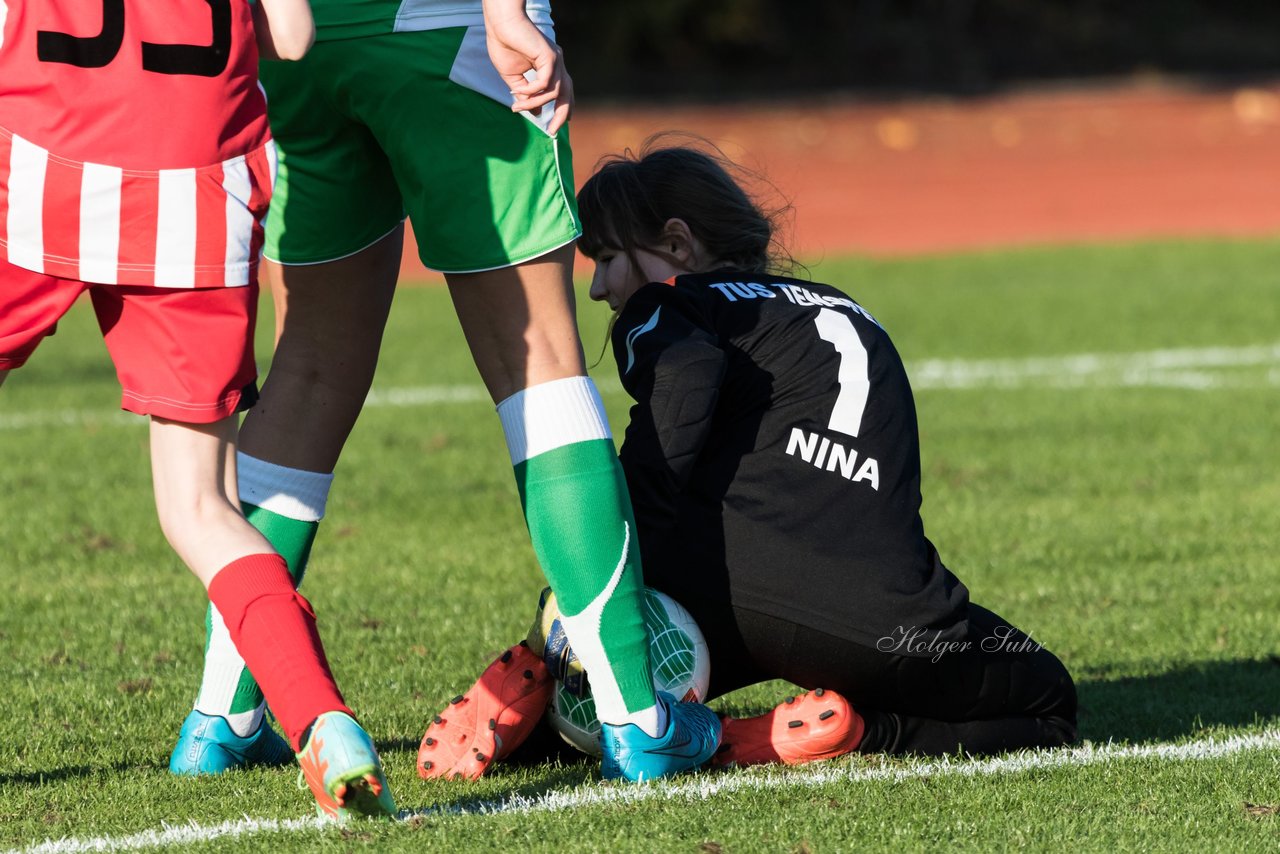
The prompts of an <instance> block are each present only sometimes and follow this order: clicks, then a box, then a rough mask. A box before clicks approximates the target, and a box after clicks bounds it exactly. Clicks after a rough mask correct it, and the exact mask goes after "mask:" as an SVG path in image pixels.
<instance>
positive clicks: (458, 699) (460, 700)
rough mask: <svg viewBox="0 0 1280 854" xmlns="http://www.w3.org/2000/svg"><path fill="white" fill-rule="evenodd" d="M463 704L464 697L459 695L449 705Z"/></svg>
mask: <svg viewBox="0 0 1280 854" xmlns="http://www.w3.org/2000/svg"><path fill="white" fill-rule="evenodd" d="M461 702H462V695H461V694H459V695H458V696H456V697H454V698H453V699H452V700H450V701H449V705H451V706H456V705H458V704H459V703H461Z"/></svg>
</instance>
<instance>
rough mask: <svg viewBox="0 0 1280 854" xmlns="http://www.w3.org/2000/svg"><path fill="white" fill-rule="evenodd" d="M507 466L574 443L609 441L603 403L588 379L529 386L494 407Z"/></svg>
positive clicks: (609, 434) (593, 384) (569, 378)
mask: <svg viewBox="0 0 1280 854" xmlns="http://www.w3.org/2000/svg"><path fill="white" fill-rule="evenodd" d="M498 418H499V419H501V421H502V431H503V433H505V434H506V437H507V451H508V452H509V453H510V454H511V465H513V466H516V465H519V464H520V463H522V462H524V461H525V460H528V459H532V458H533V457H536V456H538V455H539V454H545V453H547V452H548V451H554V450H555V449H556V448H563V447H564V446H565V445H572V444H575V443H577V442H588V441H591V440H593V439H609V438H611V437H612V436H613V434H612V433H610V432H609V419H608V417H607V416H606V415H605V413H604V402H603V401H602V400H601V399H600V392H599V391H597V390H596V384H595V383H594V382H593V381H592V380H591V378H590V377H567V378H565V379H562V380H552V381H551V382H549V383H541V384H539V385H535V386H530V387H529V388H527V389H524V390H523V391H518V392H516V393H515V394H513V395H511V397H508V398H507V399H506V400H504V401H502V402H501V403H499V404H498Z"/></svg>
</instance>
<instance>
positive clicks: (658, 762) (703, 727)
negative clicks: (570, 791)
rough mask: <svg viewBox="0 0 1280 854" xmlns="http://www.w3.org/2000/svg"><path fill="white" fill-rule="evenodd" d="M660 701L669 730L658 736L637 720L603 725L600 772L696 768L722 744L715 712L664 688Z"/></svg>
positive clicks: (629, 776) (639, 775)
mask: <svg viewBox="0 0 1280 854" xmlns="http://www.w3.org/2000/svg"><path fill="white" fill-rule="evenodd" d="M658 702H659V703H661V704H662V705H663V706H665V707H666V709H667V731H666V732H665V733H663V734H662V735H660V736H658V737H656V738H655V737H653V736H650V735H648V734H647V733H645V731H644V730H642V729H640V727H638V726H636V725H635V724H622V725H619V726H614V725H613V724H605V723H602V724H601V725H600V746H601V748H603V750H604V762H603V764H602V765H601V769H600V772H601V775H602V776H603V777H604V778H605V779H606V780H618V779H625V780H630V781H632V782H636V783H638V782H640V781H642V780H656V779H657V778H659V777H669V776H671V775H672V774H679V773H681V772H684V771H693V770H696V769H697V768H700V767H702V765H703V764H704V763H705V762H706V761H707V760H708V759H710V758H711V757H712V756H713V755H714V754H715V752H716V749H717V748H718V747H719V746H720V718H719V717H718V716H717V715H716V713H715V712H713V711H711V709H709V708H707V707H706V706H704V705H702V704H701V703H677V702H676V700H675V697H672V696H671V695H670V694H668V693H666V692H665V691H659V692H658Z"/></svg>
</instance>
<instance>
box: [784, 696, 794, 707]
mask: <svg viewBox="0 0 1280 854" xmlns="http://www.w3.org/2000/svg"><path fill="white" fill-rule="evenodd" d="M795 701H796V698H795V697H788V698H787V699H786V701H785V702H786V704H787V705H788V706H789V705H791V704H792V703H794V702H795Z"/></svg>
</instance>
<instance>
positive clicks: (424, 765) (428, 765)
mask: <svg viewBox="0 0 1280 854" xmlns="http://www.w3.org/2000/svg"><path fill="white" fill-rule="evenodd" d="M431 764H432V763H431V760H430V759H428V760H426V761H424V762H423V763H422V770H423V771H430V770H431Z"/></svg>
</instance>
